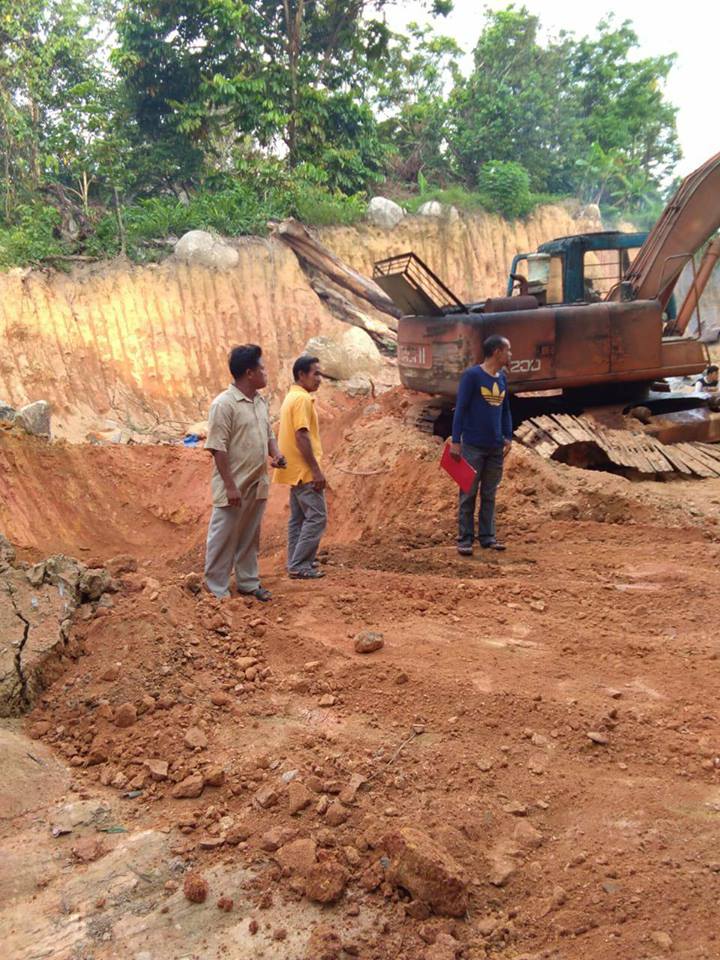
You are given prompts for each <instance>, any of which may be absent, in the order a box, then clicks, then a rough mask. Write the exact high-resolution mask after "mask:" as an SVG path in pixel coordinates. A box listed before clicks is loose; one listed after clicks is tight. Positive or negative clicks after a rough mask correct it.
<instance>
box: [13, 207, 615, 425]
mask: <svg viewBox="0 0 720 960" xmlns="http://www.w3.org/2000/svg"><path fill="white" fill-rule="evenodd" d="M593 228H594V229H597V228H598V224H597V223H596V222H595V221H592V220H588V219H582V218H581V219H578V218H574V217H572V216H571V215H570V213H569V212H568V211H567V210H565V209H563V208H561V207H545V208H542V209H540V210H539V211H537V213H536V214H535V215H534V216H533V217H531V218H530V219H529V220H528V221H527V223H515V224H508V223H505V222H504V221H503V220H501V219H500V218H498V217H493V216H488V215H481V214H478V215H475V216H471V217H462V218H461V219H460V220H459V221H456V222H455V223H448V222H442V221H438V220H434V219H429V218H423V217H408V218H407V219H406V220H405V221H403V223H401V224H400V225H399V226H398V227H397V228H396V229H395V230H392V231H384V230H378V229H376V228H373V227H370V226H368V225H360V226H358V227H353V228H340V227H338V228H328V229H326V230H324V231H322V239H323V242H324V243H326V244H327V246H329V247H330V249H331V250H333V252H335V253H336V254H337V255H338V256H340V257H341V258H342V259H343V260H346V261H347V262H348V263H349V264H350V265H351V266H353V267H355V268H356V269H359V270H361V271H362V272H364V273H367V274H370V273H371V272H372V263H373V261H374V260H376V259H379V258H381V257H385V256H389V255H392V254H395V253H402V252H404V251H406V250H415V251H416V252H417V253H418V254H419V255H420V256H421V257H422V258H423V259H424V260H426V261H427V263H428V264H430V265H431V266H432V268H433V269H434V270H435V271H436V273H437V274H438V275H439V276H440V277H441V278H442V279H443V280H444V281H445V282H446V283H447V284H448V285H449V286H450V287H451V288H452V289H453V290H454V291H455V292H456V293H457V294H458V296H460V297H465V298H468V299H471V298H480V297H482V296H485V295H489V294H493V293H494V294H499V293H501V292H503V290H504V284H505V279H506V276H507V271H508V267H509V264H510V261H511V259H512V256H513V255H514V254H515V253H516V252H518V251H520V250H523V251H524V250H532V249H534V248H535V247H536V246H537V244H538V243H541V242H542V241H543V240H547V239H548V238H551V237H554V236H560V235H562V234H568V233H574V232H577V231H579V230H584V229H593ZM235 246H236V248H237V250H238V253H239V255H240V260H239V263H238V266H237V267H236V268H235V269H233V270H231V271H228V272H219V271H214V270H211V269H208V268H204V267H197V266H187V265H184V264H180V263H178V262H177V261H175V260H174V259H173V258H170V259H169V260H167V261H165V262H164V263H163V264H161V265H159V266H145V267H137V266H131V265H128V264H124V263H111V264H102V265H98V266H95V267H93V268H91V269H85V270H83V271H78V272H76V273H74V274H73V275H70V276H66V275H63V274H50V273H44V272H40V271H36V272H28V271H19V270H15V271H11V272H10V273H7V274H2V275H0V337H1V338H2V341H3V351H2V354H1V355H0V399H2V400H4V401H6V402H8V403H11V404H12V405H13V406H20V405H22V404H25V403H28V402H31V401H33V400H37V399H46V400H49V401H50V403H51V404H52V406H53V432H54V434H55V435H56V436H66V437H70V438H73V439H82V438H84V436H85V434H86V432H87V431H88V430H89V429H102V428H103V427H106V426H107V427H114V426H116V425H118V424H121V425H127V426H130V427H132V426H133V425H143V426H147V425H148V424H149V423H152V422H154V421H158V420H161V421H162V420H168V419H169V420H179V421H182V422H183V423H186V422H188V421H192V420H197V419H202V418H204V416H205V415H206V411H207V406H208V403H209V401H210V400H211V399H212V397H213V396H214V395H215V394H216V393H217V392H218V391H219V390H221V389H222V388H223V387H224V385H225V384H226V382H227V372H226V365H225V363H226V361H225V357H226V353H227V349H228V347H229V346H231V345H232V344H235V343H242V342H247V341H250V342H257V343H260V344H262V345H263V348H264V351H265V360H266V364H267V367H268V372H269V376H270V383H271V386H272V387H273V388H274V395H275V396H277V394H278V393H279V392H281V391H282V390H283V389H284V388H285V387H286V386H287V384H288V380H289V370H288V367H289V363H290V362H291V361H292V359H293V358H294V357H295V356H296V355H297V353H298V352H299V351H300V350H301V349H302V347H303V346H304V344H305V342H306V341H307V340H308V339H309V338H310V337H311V336H315V335H318V334H320V335H326V336H334V335H337V334H339V333H340V332H341V331H342V330H343V329H345V328H344V326H343V325H342V324H341V323H340V322H339V321H338V320H336V319H335V318H334V317H333V316H332V315H331V314H330V313H329V312H328V310H327V309H326V308H325V306H324V305H323V303H322V302H321V301H320V300H319V299H318V297H317V296H316V294H315V293H314V292H313V290H312V289H311V287H310V285H309V283H308V281H307V278H306V277H305V274H304V273H303V271H302V270H301V268H300V266H299V264H298V262H297V260H296V258H295V256H294V254H293V253H292V252H291V251H290V250H288V249H287V248H286V247H285V246H284V245H283V244H282V243H281V242H279V241H276V240H260V239H255V238H250V239H247V240H238V241H236V243H235ZM106 421H107V422H106Z"/></svg>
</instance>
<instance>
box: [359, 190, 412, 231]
mask: <svg viewBox="0 0 720 960" xmlns="http://www.w3.org/2000/svg"><path fill="white" fill-rule="evenodd" d="M404 216H405V211H404V210H403V208H402V207H401V206H399V204H397V203H395V201H394V200H388V199H387V197H373V198H372V200H371V201H370V203H369V204H368V208H367V212H366V213H365V219H366V220H367V221H368V222H369V223H371V224H372V225H373V226H374V227H381V228H382V229H383V230H392V229H393V227H396V226H397V225H398V224H399V223H400V221H401V220H402V219H403V217H404Z"/></svg>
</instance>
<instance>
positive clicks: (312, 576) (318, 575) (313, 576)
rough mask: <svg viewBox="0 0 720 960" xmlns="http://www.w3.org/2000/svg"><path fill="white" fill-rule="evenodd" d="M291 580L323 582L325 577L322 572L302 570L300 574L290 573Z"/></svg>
mask: <svg viewBox="0 0 720 960" xmlns="http://www.w3.org/2000/svg"><path fill="white" fill-rule="evenodd" d="M288 576H289V577H290V579H291V580H322V578H323V577H324V576H325V574H324V573H323V571H322V570H302V571H300V572H299V573H289V574H288Z"/></svg>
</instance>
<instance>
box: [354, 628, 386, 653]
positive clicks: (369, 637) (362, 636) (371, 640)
mask: <svg viewBox="0 0 720 960" xmlns="http://www.w3.org/2000/svg"><path fill="white" fill-rule="evenodd" d="M384 646H385V640H384V639H383V635H382V633H374V632H373V631H372V630H363V631H362V633H359V634H358V635H357V636H356V637H355V652H356V653H374V651H375V650H382V648H383V647H384Z"/></svg>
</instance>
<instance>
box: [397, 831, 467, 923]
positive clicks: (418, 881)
mask: <svg viewBox="0 0 720 960" xmlns="http://www.w3.org/2000/svg"><path fill="white" fill-rule="evenodd" d="M384 846H385V848H386V850H387V851H388V853H389V854H390V856H391V857H392V860H391V863H390V867H389V869H388V879H389V880H390V882H391V883H392V884H394V885H395V886H400V887H403V888H404V889H405V890H407V891H408V892H409V893H410V894H412V896H413V898H414V899H416V900H422V901H423V902H424V903H427V904H428V906H429V907H431V908H432V909H433V910H434V911H435V913H438V914H441V915H443V916H449V917H462V916H463V915H464V914H465V912H466V911H467V905H468V894H467V884H466V881H465V879H464V877H463V875H462V870H461V868H460V865H459V864H458V863H457V862H456V861H455V860H454V858H453V857H452V856H451V855H450V854H449V853H448V852H447V850H445V849H444V848H443V847H441V846H440V844H439V843H436V842H435V840H433V839H431V838H430V837H429V836H427V834H425V833H422V832H421V831H420V830H416V829H414V828H413V827H403V828H401V829H400V830H398V831H397V832H394V833H391V834H389V835H388V836H386V837H385V840H384Z"/></svg>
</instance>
